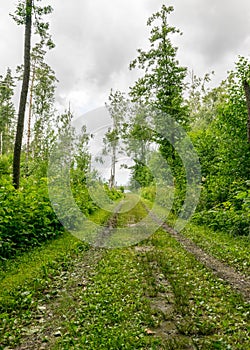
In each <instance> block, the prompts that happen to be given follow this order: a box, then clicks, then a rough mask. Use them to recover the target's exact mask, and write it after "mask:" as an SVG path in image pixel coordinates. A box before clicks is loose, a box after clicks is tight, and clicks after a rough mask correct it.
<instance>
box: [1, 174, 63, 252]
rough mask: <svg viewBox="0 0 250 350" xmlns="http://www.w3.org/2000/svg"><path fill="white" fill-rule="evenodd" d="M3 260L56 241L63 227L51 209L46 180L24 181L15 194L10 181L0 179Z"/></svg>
mask: <svg viewBox="0 0 250 350" xmlns="http://www.w3.org/2000/svg"><path fill="white" fill-rule="evenodd" d="M0 182H1V183H0V207H1V208H0V257H1V258H9V257H13V256H14V255H15V254H16V253H17V252H18V251H23V250H26V249H27V248H28V247H34V246H36V245H39V244H40V243H41V242H43V241H46V240H48V239H51V238H55V237H57V236H58V235H60V234H61V232H62V227H61V224H60V223H59V221H58V220H57V218H56V215H55V213H54V211H53V208H52V207H51V204H50V201H49V198H48V193H47V180H46V179H45V178H44V179H40V181H34V179H33V180H32V181H28V180H25V181H23V183H22V188H21V189H20V190H19V191H16V190H15V189H14V187H13V186H12V184H11V181H10V180H8V179H6V178H1V180H0Z"/></svg>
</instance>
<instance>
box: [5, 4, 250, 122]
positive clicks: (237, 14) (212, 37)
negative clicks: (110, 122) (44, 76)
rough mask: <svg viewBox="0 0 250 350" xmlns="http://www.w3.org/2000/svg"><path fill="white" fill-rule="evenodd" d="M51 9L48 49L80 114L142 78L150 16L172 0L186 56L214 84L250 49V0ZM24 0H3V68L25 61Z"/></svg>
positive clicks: (60, 92) (64, 99)
mask: <svg viewBox="0 0 250 350" xmlns="http://www.w3.org/2000/svg"><path fill="white" fill-rule="evenodd" d="M43 2H44V3H47V4H48V3H50V4H51V5H52V6H53V8H54V12H53V14H52V15H51V16H49V21H50V25H51V33H52V35H53V40H54V42H55V44H56V48H55V49H54V50H53V51H51V52H50V53H49V54H48V55H47V61H48V62H49V64H50V65H51V66H52V68H53V69H54V70H55V72H56V75H57V78H58V79H59V81H60V83H59V85H58V89H57V97H56V99H57V104H58V106H59V107H61V108H64V107H67V106H68V103H69V101H70V102H71V106H72V109H73V110H74V111H75V113H76V114H78V115H80V114H82V113H84V112H86V111H89V110H91V109H93V108H96V107H99V106H102V105H103V104H104V102H105V101H107V97H108V94H109V91H110V89H111V88H113V89H120V90H123V91H127V90H128V87H129V85H131V84H132V82H133V81H134V79H135V78H136V76H137V75H136V72H130V71H129V69H128V66H129V63H130V61H131V60H133V59H134V58H135V57H136V49H138V48H145V47H146V45H147V39H148V36H149V35H148V34H149V30H148V28H147V26H146V21H147V18H148V17H149V16H150V15H151V14H152V13H153V12H155V11H157V10H158V9H160V7H161V5H162V4H163V3H164V4H166V5H173V6H174V8H175V11H174V13H173V14H172V15H171V24H174V25H175V26H176V27H178V28H180V29H181V31H182V32H183V36H181V37H178V38H175V39H174V43H175V44H176V45H177V46H178V47H179V50H178V57H179V60H180V63H181V64H182V65H184V66H188V68H189V70H192V69H193V70H194V72H195V73H196V74H198V75H204V74H205V73H207V72H210V71H212V70H214V71H215V73H216V75H215V78H214V83H218V82H219V81H221V80H222V79H223V78H225V76H226V72H227V71H228V70H229V69H231V68H233V63H234V62H235V61H236V60H237V56H238V55H244V56H248V57H249V54H250V1H249V0H238V1H234V0H172V1H169V2H168V1H162V0H106V1H105V0H84V1H83V0H71V1H67V0H51V1H49V0H48V1H43ZM16 3H17V0H0V33H1V40H0V74H5V70H6V68H7V66H10V67H11V68H12V69H13V70H14V69H15V67H16V65H17V64H20V63H22V56H23V52H22V50H23V29H22V27H18V26H17V25H16V24H15V23H14V21H13V20H12V19H11V18H10V16H9V13H10V12H13V11H14V8H15V4H16Z"/></svg>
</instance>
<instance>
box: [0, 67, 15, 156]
mask: <svg viewBox="0 0 250 350" xmlns="http://www.w3.org/2000/svg"><path fill="white" fill-rule="evenodd" d="M14 87H15V84H14V78H13V77H12V74H11V70H10V69H9V68H8V69H7V73H6V76H5V77H4V78H3V77H2V76H0V155H2V154H9V153H10V151H11V150H12V147H13V140H14V125H15V108H14V104H13V102H12V98H13V95H14Z"/></svg>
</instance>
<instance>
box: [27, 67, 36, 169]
mask: <svg viewBox="0 0 250 350" xmlns="http://www.w3.org/2000/svg"><path fill="white" fill-rule="evenodd" d="M35 73H36V65H35V63H34V67H33V73H32V78H31V85H30V98H29V115H28V131H27V155H26V159H27V168H28V167H29V156H30V139H31V118H32V107H33V90H34V83H35Z"/></svg>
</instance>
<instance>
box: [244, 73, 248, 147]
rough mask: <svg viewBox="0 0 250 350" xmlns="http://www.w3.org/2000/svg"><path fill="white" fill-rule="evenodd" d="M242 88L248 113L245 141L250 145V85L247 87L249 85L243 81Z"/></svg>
mask: <svg viewBox="0 0 250 350" xmlns="http://www.w3.org/2000/svg"><path fill="white" fill-rule="evenodd" d="M243 87H244V90H245V95H246V103H247V112H248V118H247V140H248V142H249V143H250V85H249V83H248V82H247V81H246V80H244V81H243Z"/></svg>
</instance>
